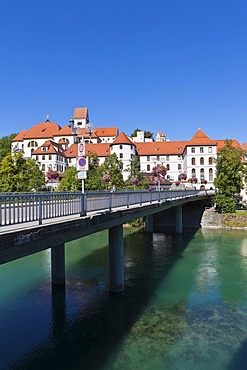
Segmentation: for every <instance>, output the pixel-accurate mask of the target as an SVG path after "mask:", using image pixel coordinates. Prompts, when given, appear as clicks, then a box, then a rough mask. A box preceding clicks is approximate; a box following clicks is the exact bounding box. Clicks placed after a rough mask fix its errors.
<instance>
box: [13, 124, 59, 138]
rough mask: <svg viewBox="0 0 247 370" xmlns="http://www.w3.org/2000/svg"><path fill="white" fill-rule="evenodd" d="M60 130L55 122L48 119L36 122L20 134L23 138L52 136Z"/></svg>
mask: <svg viewBox="0 0 247 370" xmlns="http://www.w3.org/2000/svg"><path fill="white" fill-rule="evenodd" d="M60 130H61V127H60V126H59V125H58V124H57V123H54V122H50V121H46V122H41V123H37V124H36V125H34V126H33V127H31V128H30V129H29V130H26V132H25V133H24V134H23V135H22V139H23V140H25V139H42V138H44V139H45V138H53V136H54V134H56V133H58V132H59V131H60ZM17 136H18V135H17ZM15 139H16V137H15ZM15 141H16V140H15Z"/></svg>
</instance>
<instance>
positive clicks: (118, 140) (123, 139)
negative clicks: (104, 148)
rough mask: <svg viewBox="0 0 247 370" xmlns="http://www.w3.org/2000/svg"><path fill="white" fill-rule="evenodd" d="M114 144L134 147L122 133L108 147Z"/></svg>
mask: <svg viewBox="0 0 247 370" xmlns="http://www.w3.org/2000/svg"><path fill="white" fill-rule="evenodd" d="M114 144H128V145H134V146H136V144H135V143H134V142H133V141H132V140H130V138H129V137H128V136H127V135H126V134H125V133H124V132H123V131H122V132H121V133H120V134H119V135H118V136H117V137H116V139H115V140H114V141H113V142H112V143H111V144H110V145H114Z"/></svg>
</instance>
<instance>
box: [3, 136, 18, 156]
mask: <svg viewBox="0 0 247 370" xmlns="http://www.w3.org/2000/svg"><path fill="white" fill-rule="evenodd" d="M16 135H17V134H11V135H9V136H3V137H2V138H1V139H0V161H1V160H2V159H3V158H4V157H6V155H9V154H11V143H12V140H13V138H14V137H15V136H16Z"/></svg>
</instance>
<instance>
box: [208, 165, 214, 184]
mask: <svg viewBox="0 0 247 370" xmlns="http://www.w3.org/2000/svg"><path fill="white" fill-rule="evenodd" d="M208 173H209V177H208V179H209V181H213V169H212V168H209V172H208Z"/></svg>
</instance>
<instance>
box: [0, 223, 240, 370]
mask: <svg viewBox="0 0 247 370" xmlns="http://www.w3.org/2000/svg"><path fill="white" fill-rule="evenodd" d="M124 245H125V291H124V293H123V294H119V295H111V294H109V292H108V286H109V285H108V277H109V273H108V246H107V233H98V234H97V235H94V236H93V237H92V238H91V237H87V238H83V239H81V240H77V241H75V242H73V243H70V244H69V245H68V246H67V247H66V287H65V289H63V288H56V289H51V285H50V273H47V271H48V270H49V269H48V268H47V264H48V263H49V262H48V258H47V255H48V254H46V255H38V256H33V257H32V258H33V260H32V258H29V259H28V260H25V259H23V260H22V261H21V260H20V261H19V262H18V263H20V264H21V265H20V269H19V267H18V265H17V262H16V264H15V265H9V266H8V267H6V266H3V267H4V270H0V274H2V277H3V279H5V282H6V283H8V280H9V286H10V287H14V284H15V282H14V281H13V280H11V279H12V277H13V278H14V277H15V274H14V273H13V270H12V268H13V267H14V271H15V272H18V271H21V272H22V279H21V281H19V283H18V289H17V288H13V290H12V289H10V290H9V294H7V292H8V289H7V287H5V289H6V290H5V293H6V294H5V295H2V299H1V302H0V303H1V305H0V309H1V319H0V330H1V334H2V336H3V337H4V338H5V341H4V343H3V344H2V348H1V349H0V351H1V352H0V368H1V369H10V368H12V369H35V370H38V369H54V368H59V369H66V370H67V369H84V368H85V369H87V370H90V369H94V370H95V369H104V370H113V369H122V370H133V369H135V370H139V369H140V370H143V369H147V370H153V369H154V370H159V369H166V370H176V369H179V370H181V369H186V370H190V369H200V370H204V369H205V370H206V369H207V370H208V368H210V369H212V370H224V369H228V368H229V369H230V370H232V369H242V368H244V367H241V366H245V359H246V358H245V356H244V351H245V349H246V340H247V329H246V328H247V325H246V324H247V304H246V303H247V302H246V293H247V292H246V289H247V288H246V287H247V284H246V282H247V270H246V237H245V234H243V233H235V232H228V231H227V232H223V231H222V230H220V231H217V230H213V231H212V230H211V231H203V230H202V231H199V232H197V233H196V234H190V233H188V234H184V235H179V236H176V235H168V234H162V233H154V234H151V235H149V234H144V233H141V232H133V230H127V231H126V230H125V239H124ZM42 253H43V252H42ZM33 266H34V267H33ZM25 271H26V274H25ZM4 274H5V277H4V276H3V275H4ZM32 274H33V276H34V279H33V280H32ZM32 284H33V285H32ZM13 292H16V293H17V294H12V293H13ZM20 317H21V320H20ZM13 338H14V339H13ZM234 366H235V367H234Z"/></svg>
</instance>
